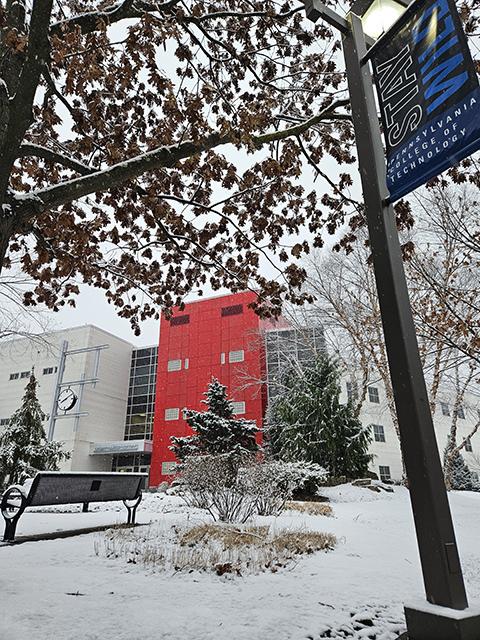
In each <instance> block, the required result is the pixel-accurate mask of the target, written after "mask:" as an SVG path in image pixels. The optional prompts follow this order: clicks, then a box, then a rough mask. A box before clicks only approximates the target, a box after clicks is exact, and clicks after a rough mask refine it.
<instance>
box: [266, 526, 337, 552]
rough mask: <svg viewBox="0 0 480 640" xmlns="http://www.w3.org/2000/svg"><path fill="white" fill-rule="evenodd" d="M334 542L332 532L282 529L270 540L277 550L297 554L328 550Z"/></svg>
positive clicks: (332, 547)
mask: <svg viewBox="0 0 480 640" xmlns="http://www.w3.org/2000/svg"><path fill="white" fill-rule="evenodd" d="M336 543H337V539H336V537H335V536H334V535H333V533H322V532H317V531H283V532H281V533H280V534H279V535H277V536H276V537H275V538H274V539H273V540H272V544H273V545H274V547H275V549H277V550H278V551H281V552H282V553H284V554H285V553H289V552H290V553H294V554H298V555H303V554H308V553H314V552H315V551H330V550H332V549H334V547H335V545H336Z"/></svg>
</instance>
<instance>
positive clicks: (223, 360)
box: [220, 353, 225, 364]
mask: <svg viewBox="0 0 480 640" xmlns="http://www.w3.org/2000/svg"><path fill="white" fill-rule="evenodd" d="M220 364H225V354H224V353H221V354H220Z"/></svg>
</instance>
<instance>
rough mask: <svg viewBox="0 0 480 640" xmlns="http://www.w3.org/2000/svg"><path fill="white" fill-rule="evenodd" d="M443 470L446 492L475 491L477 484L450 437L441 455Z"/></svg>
mask: <svg viewBox="0 0 480 640" xmlns="http://www.w3.org/2000/svg"><path fill="white" fill-rule="evenodd" d="M443 469H444V474H445V485H446V487H447V489H448V490H451V489H454V490H457V491H476V490H477V483H476V482H475V481H474V479H473V477H472V472H471V471H470V469H469V468H468V465H467V463H466V462H465V460H464V459H463V456H462V454H461V453H460V451H458V449H457V448H456V443H455V442H453V444H452V439H451V436H448V441H447V446H446V447H445V452H444V455H443Z"/></svg>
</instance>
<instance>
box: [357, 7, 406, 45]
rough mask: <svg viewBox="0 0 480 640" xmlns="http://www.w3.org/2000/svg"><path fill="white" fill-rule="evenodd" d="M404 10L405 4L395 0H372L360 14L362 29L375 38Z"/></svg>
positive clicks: (388, 27) (384, 31)
mask: <svg viewBox="0 0 480 640" xmlns="http://www.w3.org/2000/svg"><path fill="white" fill-rule="evenodd" d="M404 11H405V5H403V4H400V3H398V2H395V0H374V2H372V4H371V5H370V6H369V8H368V9H367V10H366V11H365V13H364V15H363V16H361V19H362V27H363V31H364V33H365V34H366V35H367V36H370V37H371V38H373V39H374V40H377V39H378V38H379V37H380V36H381V35H383V34H384V33H386V32H387V31H388V30H389V29H390V27H391V26H392V24H393V23H394V22H396V20H397V19H398V18H399V17H400V16H401V15H402V13H403V12H404Z"/></svg>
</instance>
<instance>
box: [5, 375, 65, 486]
mask: <svg viewBox="0 0 480 640" xmlns="http://www.w3.org/2000/svg"><path fill="white" fill-rule="evenodd" d="M44 419H45V414H44V413H43V411H42V409H41V407H40V403H39V402H38V399H37V381H36V379H35V375H34V373H33V371H32V375H31V376H30V381H29V383H28V384H27V386H26V387H25V395H24V396H23V399H22V405H21V407H20V408H19V409H17V411H16V412H15V413H14V414H13V415H12V417H11V418H10V422H9V424H8V426H7V427H6V428H5V429H4V430H3V431H2V432H1V433H0V486H5V485H6V484H22V483H23V482H25V480H26V479H28V478H30V477H32V475H34V474H35V472H36V471H47V470H48V471H56V470H57V469H58V463H59V462H61V461H62V460H66V459H68V458H69V457H70V454H68V453H66V452H64V451H63V449H62V445H61V443H59V442H47V439H46V436H45V431H44V429H43V426H42V421H43V420H44Z"/></svg>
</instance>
